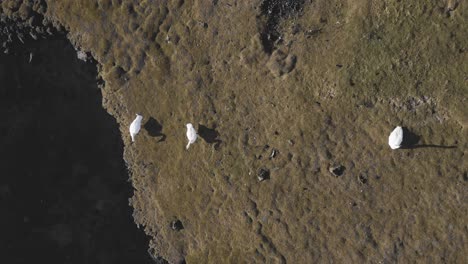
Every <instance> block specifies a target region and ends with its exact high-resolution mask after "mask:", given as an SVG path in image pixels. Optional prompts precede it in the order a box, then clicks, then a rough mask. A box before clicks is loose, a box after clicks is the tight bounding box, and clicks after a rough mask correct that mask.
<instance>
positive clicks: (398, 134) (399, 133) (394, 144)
mask: <svg viewBox="0 0 468 264" xmlns="http://www.w3.org/2000/svg"><path fill="white" fill-rule="evenodd" d="M401 142H403V128H401V126H397V127H396V128H395V129H394V130H393V131H392V133H390V136H388V145H389V146H390V147H391V148H392V149H398V148H400V147H401Z"/></svg>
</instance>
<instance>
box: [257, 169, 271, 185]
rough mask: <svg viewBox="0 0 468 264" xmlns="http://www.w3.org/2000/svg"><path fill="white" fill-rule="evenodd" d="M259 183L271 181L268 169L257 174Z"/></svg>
mask: <svg viewBox="0 0 468 264" xmlns="http://www.w3.org/2000/svg"><path fill="white" fill-rule="evenodd" d="M257 178H258V181H259V182H261V181H264V180H268V179H270V171H269V170H267V169H263V168H262V169H260V170H259V171H258V174H257Z"/></svg>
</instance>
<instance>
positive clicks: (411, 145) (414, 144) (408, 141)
mask: <svg viewBox="0 0 468 264" xmlns="http://www.w3.org/2000/svg"><path fill="white" fill-rule="evenodd" d="M402 129H403V142H402V143H401V149H417V148H439V149H454V148H457V146H444V145H435V144H419V145H418V142H419V140H420V139H421V136H419V135H417V134H415V133H413V132H411V131H410V130H409V129H408V128H407V127H402Z"/></svg>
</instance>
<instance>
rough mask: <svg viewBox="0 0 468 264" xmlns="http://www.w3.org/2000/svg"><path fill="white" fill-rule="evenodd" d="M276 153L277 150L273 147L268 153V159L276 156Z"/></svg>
mask: <svg viewBox="0 0 468 264" xmlns="http://www.w3.org/2000/svg"><path fill="white" fill-rule="evenodd" d="M276 154H278V151H277V150H276V149H273V150H272V151H271V154H270V159H272V158H274V157H276Z"/></svg>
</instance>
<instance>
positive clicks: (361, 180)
mask: <svg viewBox="0 0 468 264" xmlns="http://www.w3.org/2000/svg"><path fill="white" fill-rule="evenodd" d="M358 181H359V183H361V184H367V182H368V181H369V180H368V177H367V175H366V174H359V175H358Z"/></svg>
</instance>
